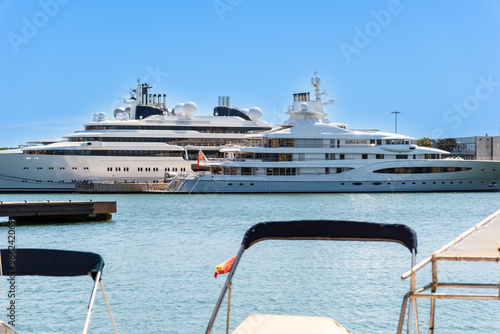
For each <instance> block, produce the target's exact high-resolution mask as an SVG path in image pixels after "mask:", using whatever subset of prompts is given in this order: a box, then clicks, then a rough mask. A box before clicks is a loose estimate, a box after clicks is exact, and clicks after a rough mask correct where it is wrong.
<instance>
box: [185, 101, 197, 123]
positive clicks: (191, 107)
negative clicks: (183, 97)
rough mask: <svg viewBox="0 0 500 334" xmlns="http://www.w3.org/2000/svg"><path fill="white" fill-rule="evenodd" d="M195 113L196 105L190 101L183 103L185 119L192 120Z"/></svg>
mask: <svg viewBox="0 0 500 334" xmlns="http://www.w3.org/2000/svg"><path fill="white" fill-rule="evenodd" d="M197 111H198V106H197V105H196V103H194V102H191V101H189V102H186V103H184V115H186V117H187V118H189V119H192V118H193V117H194V115H196V112H197Z"/></svg>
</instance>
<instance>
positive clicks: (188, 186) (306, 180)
mask: <svg viewBox="0 0 500 334" xmlns="http://www.w3.org/2000/svg"><path fill="white" fill-rule="evenodd" d="M407 164H408V165H411V166H413V167H414V166H418V165H425V166H433V167H439V166H445V167H446V166H447V165H453V164H454V165H456V164H457V163H456V162H453V160H446V161H435V162H434V161H424V162H413V161H412V162H411V163H407ZM460 166H462V167H466V168H470V170H466V171H459V172H447V173H436V174H433V173H428V174H427V173H417V174H379V173H374V172H373V171H374V170H379V169H381V168H391V167H393V168H394V167H397V168H401V167H404V165H403V164H401V163H398V164H392V163H390V162H387V163H377V164H373V165H372V166H365V167H360V168H357V169H354V170H351V171H348V172H345V173H339V174H330V175H290V176H255V175H205V174H203V175H196V176H193V177H191V178H185V179H184V180H183V182H184V184H183V186H182V187H180V188H179V192H187V193H343V192H349V193H353V192H437V191H451V192H454V191H498V190H499V185H500V162H497V161H460Z"/></svg>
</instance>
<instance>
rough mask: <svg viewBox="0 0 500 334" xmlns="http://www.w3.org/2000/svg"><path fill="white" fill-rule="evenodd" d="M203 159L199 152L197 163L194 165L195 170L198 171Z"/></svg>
mask: <svg viewBox="0 0 500 334" xmlns="http://www.w3.org/2000/svg"><path fill="white" fill-rule="evenodd" d="M201 159H203V154H202V153H201V151H199V152H198V163H197V164H196V169H200V161H201Z"/></svg>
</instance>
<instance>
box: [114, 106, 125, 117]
mask: <svg viewBox="0 0 500 334" xmlns="http://www.w3.org/2000/svg"><path fill="white" fill-rule="evenodd" d="M124 112H125V108H123V107H118V108H116V109H115V112H114V113H113V115H114V116H115V118H116V116H118V114H121V113H124Z"/></svg>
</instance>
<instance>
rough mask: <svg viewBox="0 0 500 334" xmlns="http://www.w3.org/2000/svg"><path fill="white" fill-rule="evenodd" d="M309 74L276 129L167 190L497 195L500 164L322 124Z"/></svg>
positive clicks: (229, 150)
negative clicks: (305, 88) (307, 84)
mask: <svg viewBox="0 0 500 334" xmlns="http://www.w3.org/2000/svg"><path fill="white" fill-rule="evenodd" d="M320 84H321V82H320V78H319V76H317V75H316V74H315V76H314V77H313V78H312V85H313V86H314V89H315V99H314V100H311V99H310V97H309V93H300V94H294V101H293V103H292V104H291V105H290V106H289V109H288V114H289V119H288V120H287V121H286V122H285V124H283V125H282V126H281V127H280V128H278V129H276V130H271V131H267V132H264V133H260V134H254V135H247V138H249V139H250V140H251V142H252V144H253V146H252V147H227V148H224V149H222V150H221V151H222V152H225V153H226V158H225V159H223V160H221V161H215V162H209V163H207V164H206V165H207V166H210V168H211V173H210V174H207V173H205V174H192V175H187V176H184V177H182V178H180V177H179V178H178V179H177V180H175V182H176V183H177V185H175V186H174V185H172V186H171V187H170V188H172V189H176V190H180V191H181V192H194V193H196V192H224V193H235V192H380V191H383V192H388V191H491V190H498V184H499V181H500V162H499V161H479V160H476V161H471V160H459V159H451V158H449V153H448V152H446V151H442V150H438V149H434V148H429V147H419V146H417V145H416V144H415V140H414V138H411V137H408V136H404V135H401V134H396V133H386V132H380V131H376V130H367V131H362V130H350V129H348V128H347V125H345V124H341V123H335V122H332V121H330V120H328V119H327V115H326V114H325V113H324V111H323V106H324V105H325V104H333V103H334V102H335V101H334V100H333V99H329V100H326V101H323V100H322V98H321V95H322V94H324V93H323V92H321V91H320V88H319V86H320Z"/></svg>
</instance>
